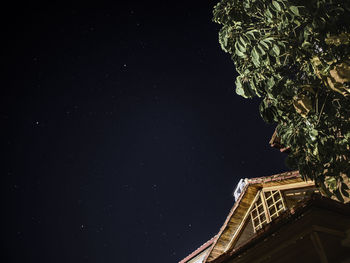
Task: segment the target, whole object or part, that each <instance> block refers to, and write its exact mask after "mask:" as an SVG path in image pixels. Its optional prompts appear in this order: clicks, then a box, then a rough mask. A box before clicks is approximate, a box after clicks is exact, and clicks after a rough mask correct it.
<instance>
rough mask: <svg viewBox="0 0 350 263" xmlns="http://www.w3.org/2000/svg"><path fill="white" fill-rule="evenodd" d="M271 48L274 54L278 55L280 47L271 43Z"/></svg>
mask: <svg viewBox="0 0 350 263" xmlns="http://www.w3.org/2000/svg"><path fill="white" fill-rule="evenodd" d="M272 50H273V51H274V52H275V54H276V55H277V56H279V55H280V48H279V47H278V46H277V45H276V44H275V45H273V48H272Z"/></svg>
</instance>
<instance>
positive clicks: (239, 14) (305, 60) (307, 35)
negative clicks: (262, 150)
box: [213, 0, 350, 201]
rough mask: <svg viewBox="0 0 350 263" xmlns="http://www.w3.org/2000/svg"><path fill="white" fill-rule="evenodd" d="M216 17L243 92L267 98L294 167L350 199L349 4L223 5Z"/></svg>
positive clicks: (279, 0) (292, 0) (266, 111)
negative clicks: (349, 185) (349, 184)
mask: <svg viewBox="0 0 350 263" xmlns="http://www.w3.org/2000/svg"><path fill="white" fill-rule="evenodd" d="M213 13H214V18H213V21H214V22H216V23H218V24H220V25H222V27H221V30H220V32H219V42H220V44H221V47H222V49H223V50H224V51H225V52H227V53H229V54H230V55H231V58H232V60H233V62H234V65H235V68H236V71H237V72H238V74H239V76H238V77H237V78H236V83H235V84H236V93H237V94H238V95H241V96H243V97H245V98H253V97H256V96H257V97H260V98H261V103H260V107H259V111H260V114H261V116H262V118H263V119H264V120H265V121H266V122H268V123H276V124H277V127H276V131H277V135H278V137H279V138H280V140H281V143H282V144H283V145H284V146H285V147H288V148H289V149H290V153H289V155H288V157H287V160H286V163H287V165H288V166H289V167H290V168H292V169H298V170H299V172H300V174H301V176H302V177H303V178H304V179H311V180H314V181H315V183H316V185H318V186H319V187H320V189H321V191H323V192H324V193H326V194H327V195H329V196H335V197H336V198H338V199H339V200H341V201H343V197H349V188H348V186H347V184H348V182H349V178H350V165H349V161H350V145H349V140H350V19H349V17H350V3H349V1H346V0H344V1H341V0H308V1H304V0H275V1H271V0H222V1H221V2H219V3H218V4H217V5H216V6H215V7H214V12H213Z"/></svg>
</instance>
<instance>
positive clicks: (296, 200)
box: [180, 171, 350, 263]
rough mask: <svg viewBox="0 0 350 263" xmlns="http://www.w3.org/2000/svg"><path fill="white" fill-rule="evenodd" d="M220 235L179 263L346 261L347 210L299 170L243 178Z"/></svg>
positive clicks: (349, 245)
mask: <svg viewBox="0 0 350 263" xmlns="http://www.w3.org/2000/svg"><path fill="white" fill-rule="evenodd" d="M234 197H235V203H234V205H233V207H232V209H231V211H230V212H229V214H228V216H227V218H226V220H225V222H224V224H223V226H222V227H221V229H220V231H219V233H218V234H217V235H216V236H214V237H213V238H212V239H211V240H209V241H208V242H206V243H205V244H203V245H202V246H201V247H200V248H198V249H197V250H195V251H194V252H193V253H191V254H190V255H189V256H187V257H186V258H184V259H183V260H181V261H180V263H234V262H241V263H245V262H296V261H297V262H322V263H326V262H350V206H349V203H348V204H343V203H340V202H338V201H335V200H332V199H330V198H327V197H323V196H322V195H321V194H320V193H319V191H318V189H317V188H316V187H315V185H314V183H313V182H311V181H304V180H302V178H301V176H300V175H299V173H298V172H296V171H294V172H287V173H282V174H277V175H273V176H267V177H259V178H251V179H242V180H240V182H239V184H238V185H237V187H236V189H235V191H234Z"/></svg>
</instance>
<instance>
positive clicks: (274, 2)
mask: <svg viewBox="0 0 350 263" xmlns="http://www.w3.org/2000/svg"><path fill="white" fill-rule="evenodd" d="M272 4H273V6H274V7H275V8H276V10H277V11H278V12H281V11H282V8H281V5H280V4H279V3H278V2H277V1H272Z"/></svg>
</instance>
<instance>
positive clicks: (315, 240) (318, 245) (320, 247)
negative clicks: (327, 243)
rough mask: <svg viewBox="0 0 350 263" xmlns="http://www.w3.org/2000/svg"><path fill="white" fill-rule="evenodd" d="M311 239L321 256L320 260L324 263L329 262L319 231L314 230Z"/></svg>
mask: <svg viewBox="0 0 350 263" xmlns="http://www.w3.org/2000/svg"><path fill="white" fill-rule="evenodd" d="M310 238H311V241H312V243H313V245H314V248H315V250H316V252H317V254H318V256H319V257H320V262H322V263H328V259H327V256H326V253H325V251H324V248H323V245H322V242H321V240H320V238H319V236H318V234H317V232H312V233H311V235H310Z"/></svg>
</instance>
